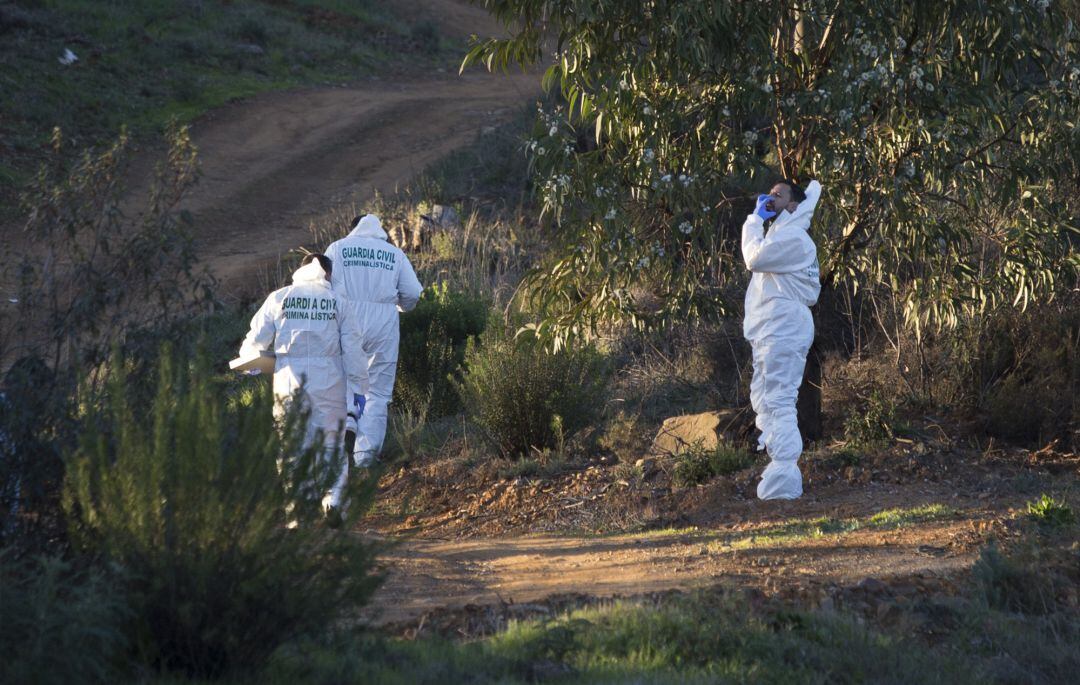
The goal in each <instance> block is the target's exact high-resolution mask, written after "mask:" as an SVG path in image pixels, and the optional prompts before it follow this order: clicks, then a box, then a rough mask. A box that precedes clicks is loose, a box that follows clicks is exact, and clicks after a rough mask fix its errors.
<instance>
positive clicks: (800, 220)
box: [742, 181, 821, 499]
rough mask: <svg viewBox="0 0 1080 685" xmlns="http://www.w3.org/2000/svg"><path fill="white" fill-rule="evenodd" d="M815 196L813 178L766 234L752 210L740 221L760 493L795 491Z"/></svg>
mask: <svg viewBox="0 0 1080 685" xmlns="http://www.w3.org/2000/svg"><path fill="white" fill-rule="evenodd" d="M820 196H821V184H820V183H818V182H817V181H811V182H810V184H809V185H808V186H807V188H806V199H805V200H803V201H802V202H800V203H799V206H798V207H796V208H795V211H794V212H788V211H786V210H785V211H783V212H781V213H780V214H779V215H778V216H777V217H776V219H775V221H774V222H773V224H772V226H771V227H770V228H769V234H768V236H765V235H764V221H763V220H762V218H761V217H760V216H758V215H757V214H751V215H750V216H748V217H746V221H745V222H744V223H743V231H742V254H743V260H744V261H745V262H746V268H747V269H749V270H750V271H751V272H753V276H751V278H750V285H749V287H748V288H747V290H746V309H745V316H744V318H743V335H745V336H746V339H747V340H748V341H750V345H751V347H752V348H753V356H754V378H753V380H752V381H751V383H750V404H751V406H752V407H753V409H754V413H755V414H756V415H757V417H756V419H755V423H756V425H757V427H758V429H759V430H760V431H761V437H760V438H759V440H758V449H759V450H760V449H762V448H765V449H767V450H768V453H769V460H770V461H769V465H768V466H767V467H765V472H764V473H763V474H762V476H761V482H760V483H758V487H757V494H758V497H760V498H761V499H795V498H796V497H799V496H801V495H802V473H800V472H799V467H798V464H797V461H798V459H799V455H800V454H801V453H802V449H803V443H802V436H801V435H800V434H799V424H798V421H797V415H796V411H795V401H796V399H797V398H798V394H799V386H800V385H801V384H802V378H803V370H804V368H805V366H806V353H807V352H808V351H809V349H810V344H811V343H813V341H814V318H813V316H812V315H811V313H810V307H811V306H813V305H814V304H815V303H816V302H817V299H818V294H819V293H820V292H821V282H820V275H819V267H818V259H817V247H816V246H815V245H814V241H813V240H811V239H810V236H809V235H808V234H807V231H808V230H809V228H810V219H811V218H812V217H813V215H814V209H815V208H816V207H817V202H818V198H819V197H820Z"/></svg>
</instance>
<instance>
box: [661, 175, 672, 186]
mask: <svg viewBox="0 0 1080 685" xmlns="http://www.w3.org/2000/svg"><path fill="white" fill-rule="evenodd" d="M660 180H661V181H663V182H664V183H668V184H670V183H671V174H664V175H663V176H661V177H660Z"/></svg>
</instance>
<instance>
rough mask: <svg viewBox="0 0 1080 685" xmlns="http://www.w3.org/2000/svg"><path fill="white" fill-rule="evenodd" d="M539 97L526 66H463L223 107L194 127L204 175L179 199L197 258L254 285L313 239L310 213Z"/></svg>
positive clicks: (230, 281)
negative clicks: (497, 70) (453, 72)
mask: <svg viewBox="0 0 1080 685" xmlns="http://www.w3.org/2000/svg"><path fill="white" fill-rule="evenodd" d="M538 94H539V86H538V83H537V79H536V77H535V76H534V75H521V74H516V75H513V76H499V75H496V76H492V75H488V74H480V73H470V74H466V75H464V76H461V77H458V76H449V77H444V78H439V79H432V80H426V81H411V82H407V83H393V84H391V83H383V82H370V83H366V84H362V85H354V86H350V87H347V88H332V89H319V90H309V91H303V92H295V91H293V92H287V93H273V94H269V95H265V96H262V97H256V98H253V99H251V100H248V101H244V102H241V103H237V104H235V105H232V106H229V107H226V108H224V109H222V110H219V111H217V112H215V113H214V114H213V115H211V116H209V117H207V118H205V119H204V120H202V121H200V122H199V123H198V124H197V125H196V126H195V127H194V128H193V140H194V142H195V144H196V145H197V146H198V148H199V156H200V160H201V162H200V164H201V168H202V174H203V175H202V178H201V180H200V182H199V184H198V185H197V186H196V187H195V189H194V190H193V192H192V193H191V195H190V196H189V197H188V198H187V200H186V201H185V203H184V204H183V208H185V209H188V210H189V211H191V212H192V214H193V215H194V218H195V224H194V225H195V240H196V246H197V250H198V253H199V255H200V257H201V261H202V263H203V264H205V265H206V266H207V267H208V268H209V269H210V271H211V272H212V273H214V274H215V275H217V276H218V277H219V278H222V279H223V282H224V286H225V292H224V293H222V294H223V295H229V294H235V293H236V292H238V291H241V290H243V289H245V287H247V288H250V287H252V286H254V285H256V284H257V283H256V281H257V279H255V278H253V275H254V274H255V273H257V272H258V270H259V268H260V267H261V266H262V265H264V264H265V263H266V262H268V261H272V260H274V259H276V258H277V257H278V256H279V255H280V254H284V253H286V252H288V251H289V250H291V249H293V248H295V247H297V246H300V245H304V244H309V243H310V242H311V234H310V231H309V223H310V221H311V219H312V218H313V217H315V216H318V215H319V214H322V213H325V212H327V211H328V210H329V209H331V208H332V207H335V206H340V205H348V204H357V205H362V204H363V203H364V202H365V201H367V200H369V199H370V198H371V197H372V196H373V195H374V194H375V193H376V192H377V191H378V192H382V193H389V192H393V191H394V190H395V188H396V187H398V186H399V185H402V184H404V183H405V182H407V181H408V180H409V179H410V178H412V177H414V176H415V175H416V174H418V173H419V172H421V171H422V170H423V169H424V168H425V167H426V166H427V165H429V164H431V163H432V162H435V161H436V160H438V159H439V158H441V157H443V156H445V155H446V154H447V153H449V152H451V151H452V150H454V149H456V148H459V147H461V146H462V145H464V144H466V143H468V142H470V141H471V140H472V139H474V138H475V137H476V136H477V135H478V134H479V133H480V132H481V131H482V129H483V128H485V127H488V126H493V125H495V124H498V123H499V122H501V121H504V120H506V119H507V118H509V117H511V116H513V115H514V114H516V113H517V112H519V111H520V108H521V107H522V106H524V105H525V104H526V103H527V102H528V101H529V99H530V98H533V97H535V96H537V95H538Z"/></svg>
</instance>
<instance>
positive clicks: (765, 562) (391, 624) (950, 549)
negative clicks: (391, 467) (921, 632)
mask: <svg viewBox="0 0 1080 685" xmlns="http://www.w3.org/2000/svg"><path fill="white" fill-rule="evenodd" d="M471 471H472V474H471V475H470V473H469V469H462V470H460V471H456V470H454V469H449V470H448V469H447V466H446V461H445V460H440V461H438V462H435V463H431V464H427V465H412V466H410V467H409V468H403V469H401V470H400V471H398V472H397V473H394V474H390V475H388V476H385V477H384V479H383V483H382V485H383V492H382V495H381V496H380V502H382V505H381V507H380V511H379V512H376V513H374V514H372V515H371V516H370V517H369V518H368V519H367V521H366V522H365V525H366V526H368V528H367V530H366V532H367V534H369V535H376V536H380V537H383V538H384V539H386V540H387V541H388V542H390V543H391V547H390V549H389V550H388V551H387V552H386V553H385V554H384V555H383V556H382V559H383V562H384V564H385V567H386V570H387V571H388V580H387V582H386V583H385V584H384V586H383V587H382V588H381V589H380V591H379V592H378V594H377V596H376V598H375V602H374V604H373V606H372V607H371V608H370V610H369V611H368V613H367V615H366V618H367V620H369V621H371V622H372V623H375V624H378V625H383V626H384V627H386V628H388V629H390V630H393V631H396V632H399V633H401V634H410V635H411V634H415V633H416V631H418V630H421V629H424V626H425V625H426V626H427V629H428V630H431V629H437V628H436V626H437V624H439V623H447V624H449V625H450V626H452V628H453V630H452V631H451V632H454V631H458V632H461V633H462V634H465V633H466V632H469V633H473V632H475V630H476V629H475V627H474V628H466V627H463V626H467V625H469V624H470V622H473V623H475V622H477V621H478V622H479V624H480V625H481V626H482V629H481V632H483V631H484V630H486V629H495V628H497V627H498V625H500V621H501V622H502V624H504V623H505V621H506V620H510V619H513V618H521V617H523V616H536V615H547V614H549V613H550V612H552V611H555V610H556V609H554V608H553V606H554V607H557V606H561V605H563V604H565V603H566V602H567V601H570V602H571V604H573V605H575V606H576V605H580V604H582V603H589V602H595V601H597V600H598V599H606V598H618V597H640V596H652V595H656V594H657V593H664V592H667V591H671V590H690V589H694V588H703V587H714V586H723V587H727V588H732V587H734V588H737V589H739V590H741V591H753V592H760V593H763V595H764V596H776V597H787V598H795V599H798V600H800V601H803V602H808V603H809V604H811V605H813V606H821V605H822V604H829V603H832V602H833V601H834V598H838V597H839V596H842V595H850V594H851V593H852V592H855V593H856V594H858V593H863V594H870V595H874V594H878V595H880V594H882V593H893V594H897V593H899V594H904V593H907V594H925V593H928V592H930V593H934V592H946V593H951V592H953V591H955V589H956V587H957V585H958V584H961V585H962V584H963V583H964V577H965V576H966V574H967V572H968V570H969V569H970V567H971V564H972V563H973V562H974V561H975V559H977V558H978V555H979V552H980V550H981V549H982V548H983V547H984V546H985V545H986V544H987V543H988V542H990V541H992V540H996V541H1000V542H1005V541H1007V540H1008V539H1010V538H1014V537H1016V536H1019V535H1022V531H1021V529H1022V527H1023V525H1022V524H1023V521H1022V519H1023V505H1024V502H1026V501H1027V500H1030V499H1032V498H1033V494H1032V493H1033V492H1034V491H1035V490H1038V489H1039V488H1047V487H1049V486H1050V484H1051V483H1052V484H1053V487H1054V489H1060V488H1062V487H1065V486H1066V485H1067V484H1068V483H1075V482H1076V479H1077V476H1078V475H1080V459H1078V458H1077V457H1076V455H1064V454H1058V453H1053V452H1052V451H1051V452H1042V453H1032V452H1028V451H1023V450H1011V451H1003V452H995V453H990V454H980V453H977V452H971V451H965V450H957V449H947V448H944V446H942V445H931V446H926V445H921V446H899V447H894V448H892V449H889V450H884V451H882V452H881V453H880V454H877V455H874V456H868V457H867V458H866V459H864V460H863V462H862V463H861V464H860V465H858V466H845V465H842V464H835V463H830V462H829V461H828V460H826V459H819V460H810V461H808V462H807V463H806V464H805V468H804V473H805V475H806V480H807V482H806V494H805V495H804V497H803V498H801V499H799V500H796V501H792V502H761V501H758V500H757V499H755V498H754V497H753V485H754V483H755V482H756V477H757V474H758V472H759V471H760V466H756V467H754V468H750V469H746V470H745V471H744V472H741V473H737V474H734V475H732V476H729V477H718V478H716V479H714V480H713V481H711V482H709V483H707V484H705V485H703V486H698V487H691V488H677V487H673V486H672V484H671V482H670V480H669V479H668V478H667V476H666V474H665V473H664V472H663V471H660V472H658V473H657V474H656V475H655V476H653V477H652V478H651V479H646V480H645V481H642V482H634V483H631V482H627V481H624V480H619V479H618V476H617V475H615V472H614V469H613V465H611V464H603V463H599V462H597V463H593V464H591V465H586V464H582V465H581V466H580V470H578V471H576V472H575V473H567V474H563V475H561V476H557V477H554V478H516V479H493V478H492V477H491V476H490V473H488V474H485V473H483V469H472V470H471ZM927 505H939V506H940V507H941V508H942V509H944V510H945V511H946V513H944V514H941V515H937V516H934V517H931V518H930V519H928V520H913V521H908V522H903V523H899V524H897V525H882V526H873V525H870V526H863V527H858V528H856V529H855V530H851V531H847V532H842V531H841V532H829V531H828V529H827V528H826V529H825V530H824V531H822V532H812V533H806V531H805V529H802V532H796V533H794V534H791V535H783V534H778V533H779V532H781V531H783V530H786V528H789V527H791V525H792V522H793V521H798V522H809V521H813V520H815V519H820V518H826V519H828V520H831V521H852V520H859V521H868V520H869V519H870V517H872V516H873V515H875V514H878V513H880V512H882V511H886V510H890V509H900V510H911V509H913V508H917V507H922V506H927ZM395 507H397V511H396V513H394V510H395ZM619 530H624V531H634V532H623V533H615V534H612V533H611V532H610V531H619ZM597 531H600V534H597ZM867 588H870V589H869V590H867ZM567 598H572V599H571V600H567ZM835 601H841V600H840V599H836V600H835Z"/></svg>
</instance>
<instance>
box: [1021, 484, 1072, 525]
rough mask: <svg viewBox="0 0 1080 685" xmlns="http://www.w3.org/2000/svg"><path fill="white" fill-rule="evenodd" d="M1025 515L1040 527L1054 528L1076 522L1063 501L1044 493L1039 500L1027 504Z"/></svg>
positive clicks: (1069, 508) (1070, 509) (1070, 510)
mask: <svg viewBox="0 0 1080 685" xmlns="http://www.w3.org/2000/svg"><path fill="white" fill-rule="evenodd" d="M1027 513H1028V516H1030V517H1031V518H1032V519H1034V520H1035V521H1036V522H1037V523H1039V524H1040V525H1044V526H1048V527H1054V528H1056V527H1060V526H1067V525H1068V524H1070V523H1072V522H1073V521H1075V520H1076V515H1075V514H1073V510H1072V508H1071V507H1070V506H1069V505H1068V504H1067V503H1066V502H1065V501H1063V500H1059V499H1055V498H1053V497H1051V496H1050V495H1048V494H1046V493H1045V492H1044V493H1043V494H1042V496H1041V497H1039V499H1037V500H1034V501H1031V502H1028V504H1027Z"/></svg>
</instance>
